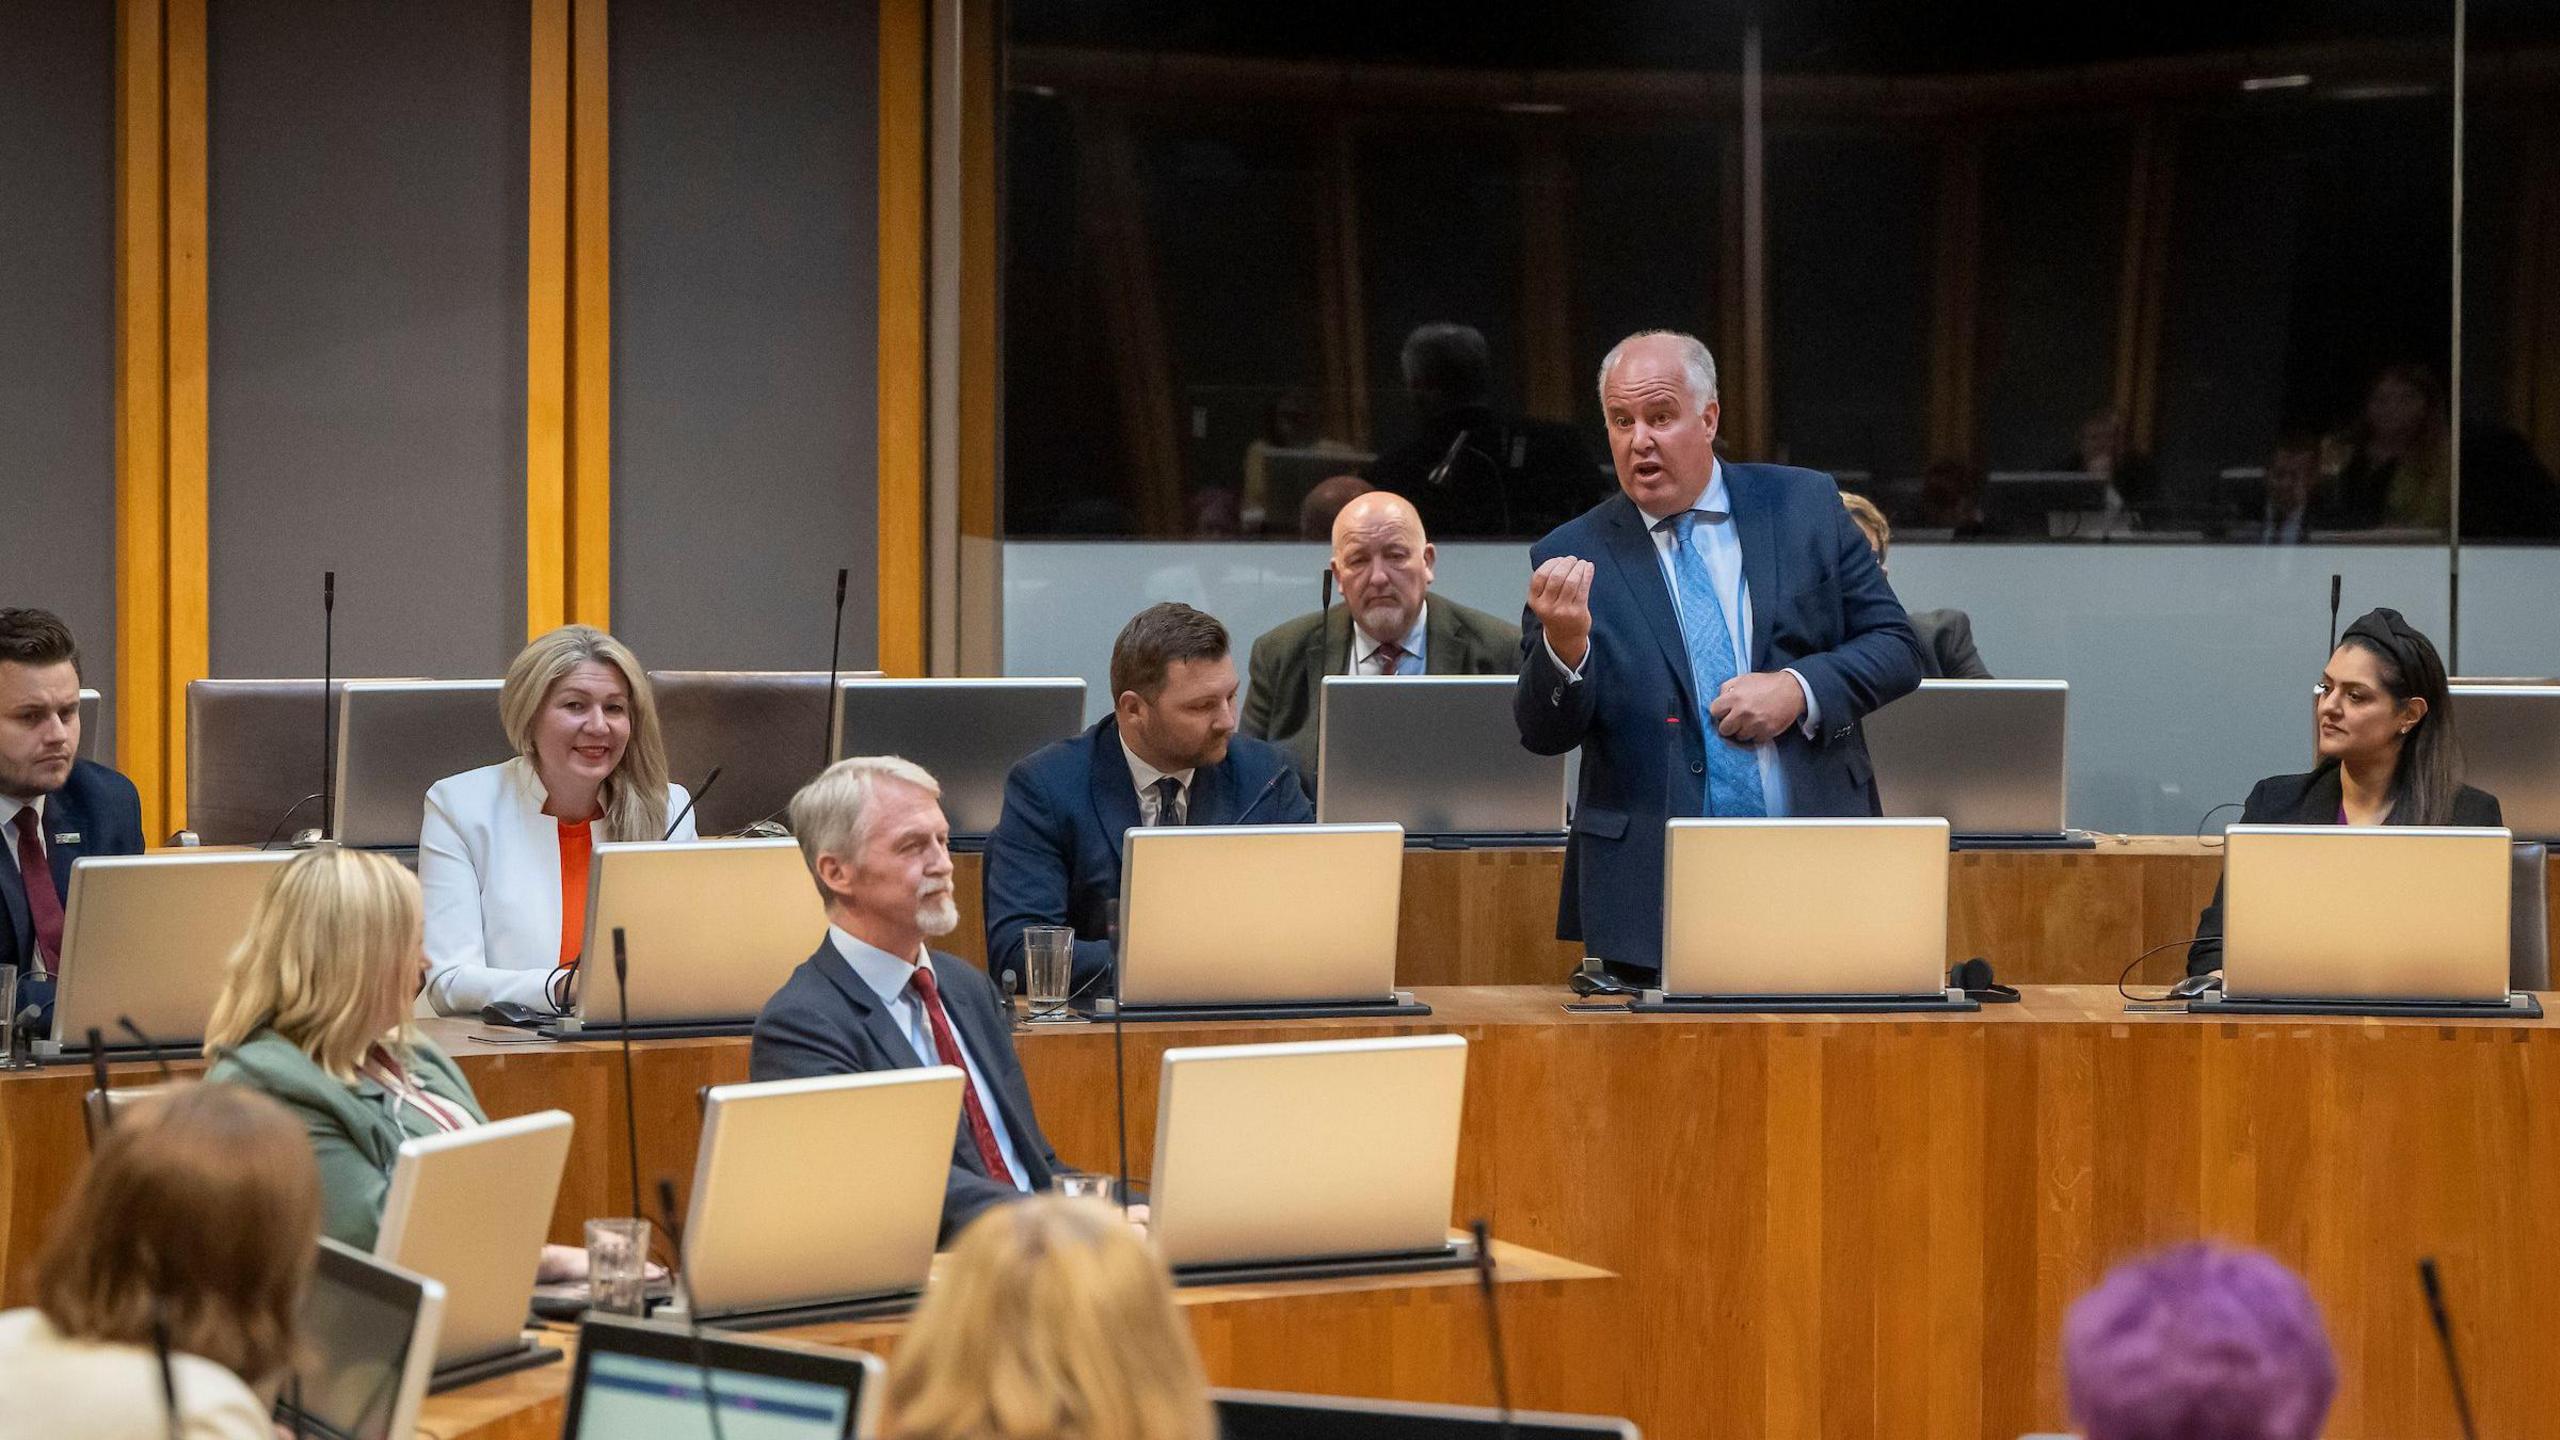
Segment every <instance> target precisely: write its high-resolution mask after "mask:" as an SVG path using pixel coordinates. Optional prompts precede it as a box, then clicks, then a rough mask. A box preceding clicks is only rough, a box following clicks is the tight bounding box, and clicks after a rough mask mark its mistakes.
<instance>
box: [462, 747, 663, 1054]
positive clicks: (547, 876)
mask: <svg viewBox="0 0 2560 1440" xmlns="http://www.w3.org/2000/svg"><path fill="white" fill-rule="evenodd" d="M549 798H550V795H549V792H547V791H546V790H544V789H543V787H542V778H541V776H539V775H538V774H536V773H535V772H534V768H533V762H532V761H531V760H528V759H525V758H524V757H523V756H517V757H516V758H515V759H513V760H507V761H502V762H500V763H498V764H496V765H484V766H482V767H480V768H479V769H477V770H466V771H464V772H463V773H461V774H459V775H448V776H446V777H445V778H444V779H442V780H439V781H437V782H436V783H435V786H434V788H433V789H430V790H429V791H427V811H426V817H425V819H424V820H423V821H422V822H421V823H420V824H419V826H418V885H419V888H420V889H422V890H424V891H425V892H426V902H427V1003H428V1004H430V1005H432V1006H434V1007H435V1011H436V1013H437V1014H439V1015H476V1014H478V1013H479V1012H480V1009H481V1007H482V1006H484V1005H488V1004H490V1003H492V1002H494V1001H500V1000H505V1001H511V1002H513V1003H515V1004H518V1005H530V1006H532V1007H533V1008H535V1009H537V1010H548V1009H550V1008H551V1000H550V996H549V994H548V993H547V987H548V986H549V984H550V981H551V972H552V971H554V970H555V969H557V968H559V964H560V822H559V820H558V819H556V818H555V817H553V816H549V815H545V814H543V813H542V806H543V803H544V802H545V801H546V800H548V799H549ZM667 813H668V814H669V815H671V816H672V815H678V814H682V815H684V819H683V821H682V822H681V823H679V824H678V825H677V827H676V833H675V835H674V837H673V838H675V839H678V840H692V839H695V838H697V835H696V832H695V829H694V824H693V816H692V815H691V814H689V813H686V812H685V793H684V787H683V786H681V785H669V786H668V787H667ZM595 838H596V839H597V840H598V841H601V840H603V839H604V835H603V832H602V830H601V828H599V829H598V830H597V832H596V836H595ZM652 838H655V837H652Z"/></svg>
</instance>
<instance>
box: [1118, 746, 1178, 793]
mask: <svg viewBox="0 0 2560 1440" xmlns="http://www.w3.org/2000/svg"><path fill="white" fill-rule="evenodd" d="M1119 739H1120V753H1121V754H1122V755H1124V756H1126V757H1127V758H1128V761H1129V778H1130V779H1131V780H1134V781H1136V782H1137V785H1138V789H1139V790H1140V791H1147V790H1153V789H1154V788H1156V782H1157V781H1159V780H1161V779H1163V778H1164V777H1166V776H1167V775H1170V776H1172V777H1173V778H1174V779H1176V780H1179V781H1181V782H1182V789H1183V793H1184V794H1189V793H1190V791H1191V776H1192V773H1193V772H1191V771H1189V770H1159V769H1157V768H1156V767H1154V766H1153V765H1150V764H1148V763H1147V762H1146V761H1144V760H1141V759H1139V758H1138V752H1137V751H1135V750H1132V749H1130V748H1129V737H1128V736H1126V735H1122V736H1120V737H1119Z"/></svg>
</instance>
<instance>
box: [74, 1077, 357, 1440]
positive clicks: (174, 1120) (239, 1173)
mask: <svg viewBox="0 0 2560 1440" xmlns="http://www.w3.org/2000/svg"><path fill="white" fill-rule="evenodd" d="M319 1240H320V1167H319V1165H318V1163H317V1162H316V1161H314V1160H313V1158H312V1155H311V1141H310V1138H309V1137H308V1136H306V1135H305V1134H303V1130H302V1126H301V1125H300V1124H299V1123H298V1122H296V1121H295V1120H294V1118H293V1117H292V1116H291V1115H290V1114H288V1113H287V1112H286V1110H285V1108H284V1107H283V1106H282V1105H279V1104H277V1103H276V1102H275V1101H273V1100H270V1099H268V1098H267V1097H266V1096H264V1095H262V1094H260V1093H258V1092H257V1091H255V1090H251V1089H248V1088H247V1087H245V1086H240V1085H220V1084H214V1085H182V1086H179V1087H178V1088H177V1089H175V1090H173V1091H171V1092H170V1093H169V1094H167V1095H165V1096H159V1097H155V1098H153V1099H149V1100H145V1101H143V1102H141V1103H140V1104H137V1105H135V1106H133V1107H131V1108H130V1109H127V1110H123V1111H120V1112H118V1114H117V1115H116V1122H115V1125H114V1126H113V1128H111V1129H109V1130H108V1131H107V1133H106V1135H105V1136H104V1137H102V1138H101V1139H100V1140H99V1142H98V1153H97V1155H96V1157H95V1158H93V1159H92V1160H91V1161H90V1162H89V1169H88V1172H87V1173H86V1174H84V1175H82V1176H81V1177H80V1184H79V1186H78V1188H76V1189H74V1190H73V1191H72V1192H71V1198H70V1199H69V1200H67V1201H65V1202H64V1203H63V1205H62V1208H61V1209H60V1210H58V1211H56V1212H55V1213H54V1217H53V1228H52V1233H51V1235H50V1237H49V1238H48V1239H47V1240H46V1242H45V1247H44V1251H43V1253H42V1255H41V1256H40V1257H39V1258H38V1259H37V1261H36V1304H37V1306H38V1307H39V1308H40V1309H42V1310H43V1311H44V1314H45V1318H46V1319H48V1320H51V1321H52V1322H53V1325H54V1328H55V1329H57V1330H59V1331H61V1332H62V1333H63V1334H64V1335H67V1336H70V1337H71V1338H73V1339H76V1340H96V1341H103V1342H106V1343H108V1344H117V1345H149V1344H152V1343H153V1339H154V1334H155V1332H158V1333H160V1334H163V1335H165V1336H166V1341H167V1344H168V1347H169V1348H170V1349H171V1350H173V1351H176V1352H178V1353H181V1354H186V1355H196V1356H201V1357H203V1358H204V1359H207V1360H210V1361H212V1362H214V1363H215V1364H217V1365H220V1366H222V1367H223V1368H224V1369H226V1370H229V1371H230V1372H231V1373H232V1374H234V1375H237V1376H239V1377H240V1378H241V1380H242V1381H244V1382H246V1383H247V1384H249V1385H251V1386H253V1387H254V1386H257V1385H260V1384H262V1383H264V1382H265V1381H267V1380H268V1379H270V1378H272V1377H273V1376H274V1375H275V1374H276V1372H277V1371H279V1370H281V1369H283V1368H284V1366H285V1365H286V1363H287V1362H289V1361H290V1360H291V1359H292V1358H293V1357H292V1350H293V1345H294V1339H295V1336H294V1328H295V1324H296V1321H297V1318H298V1316H299V1314H300V1311H301V1309H302V1293H303V1290H304V1288H305V1286H306V1285H307V1284H308V1283H309V1281H310V1277H311V1257H312V1254H313V1252H314V1251H315V1250H316V1249H317V1248H318V1246H319ZM171 1428H172V1429H173V1430H174V1429H175V1428H176V1427H175V1425H174V1424H173V1425H172V1427H171Z"/></svg>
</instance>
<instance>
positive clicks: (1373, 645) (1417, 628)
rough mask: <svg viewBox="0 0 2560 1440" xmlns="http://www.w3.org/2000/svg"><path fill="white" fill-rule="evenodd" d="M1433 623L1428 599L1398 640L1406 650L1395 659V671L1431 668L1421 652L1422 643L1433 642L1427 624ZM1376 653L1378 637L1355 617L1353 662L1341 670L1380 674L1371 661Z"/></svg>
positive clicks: (1412, 672) (1410, 672) (1414, 672)
mask: <svg viewBox="0 0 2560 1440" xmlns="http://www.w3.org/2000/svg"><path fill="white" fill-rule="evenodd" d="M1430 623H1431V602H1430V601H1428V600H1425V601H1423V602H1422V608H1421V609H1419V610H1416V611H1415V612H1413V628H1412V629H1410V630H1407V631H1406V632H1404V638H1403V639H1401V640H1399V641H1397V642H1396V648H1398V649H1400V650H1402V651H1404V658H1402V659H1400V660H1398V661H1397V662H1396V668H1395V670H1394V672H1393V673H1395V674H1398V675H1420V674H1424V673H1426V671H1428V669H1429V668H1430V667H1429V666H1428V665H1426V664H1425V663H1424V661H1423V656H1422V652H1423V647H1424V646H1426V645H1427V644H1429V643H1430V639H1429V636H1428V635H1427V634H1426V633H1425V631H1426V627H1428V626H1429V625H1430ZM1377 653H1378V639H1377V637H1376V636H1374V635H1371V634H1370V633H1369V631H1368V629H1367V627H1365V626H1363V625H1362V624H1361V623H1360V622H1359V621H1357V620H1354V621H1352V622H1351V666H1350V668H1349V669H1347V670H1344V671H1343V672H1342V673H1343V674H1345V675H1374V674H1377V673H1378V672H1377V671H1376V670H1375V669H1373V668H1372V667H1371V666H1370V664H1369V660H1370V657H1372V656H1374V655H1376V654H1377Z"/></svg>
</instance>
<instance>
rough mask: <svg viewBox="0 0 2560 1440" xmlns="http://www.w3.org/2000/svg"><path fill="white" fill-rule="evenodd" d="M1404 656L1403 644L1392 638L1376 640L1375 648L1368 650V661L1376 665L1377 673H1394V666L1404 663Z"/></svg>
mask: <svg viewBox="0 0 2560 1440" xmlns="http://www.w3.org/2000/svg"><path fill="white" fill-rule="evenodd" d="M1404 657H1405V648H1404V647H1403V646H1401V645H1398V644H1396V643H1395V642H1394V641H1392V640H1382V641H1380V642H1378V648H1377V649H1375V650H1372V651H1370V652H1369V663H1370V664H1372V665H1375V666H1377V667H1378V669H1377V673H1378V674H1380V675H1393V674H1394V673H1396V667H1397V666H1399V665H1402V664H1403V663H1404Z"/></svg>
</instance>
